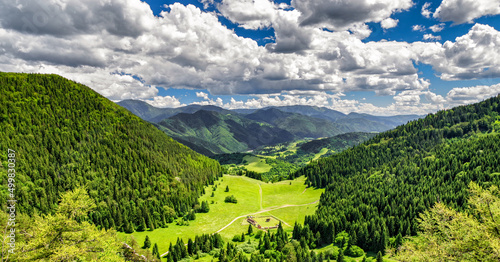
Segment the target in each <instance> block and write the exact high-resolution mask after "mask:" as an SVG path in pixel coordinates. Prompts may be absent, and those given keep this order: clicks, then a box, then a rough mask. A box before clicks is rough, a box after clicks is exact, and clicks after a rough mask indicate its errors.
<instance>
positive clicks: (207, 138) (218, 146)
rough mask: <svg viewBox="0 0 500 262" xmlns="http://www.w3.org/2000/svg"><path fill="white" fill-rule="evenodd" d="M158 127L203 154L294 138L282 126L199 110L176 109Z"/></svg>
mask: <svg viewBox="0 0 500 262" xmlns="http://www.w3.org/2000/svg"><path fill="white" fill-rule="evenodd" d="M158 127H159V128H160V130H162V131H164V132H165V133H166V134H168V135H169V136H171V137H173V138H175V139H176V140H177V141H179V142H181V143H183V144H185V145H187V146H189V147H191V148H192V149H194V150H196V151H198V152H200V153H203V154H205V155H212V154H221V153H231V152H243V151H247V150H250V149H255V148H257V147H259V146H264V145H269V144H278V143H283V142H287V141H291V140H293V139H294V136H293V135H292V134H291V133H290V132H288V131H286V130H283V129H280V128H277V127H274V126H271V125H269V124H265V123H259V122H256V121H253V120H250V119H247V118H245V117H243V116H240V115H238V114H223V113H218V112H215V111H206V110H199V111H197V112H195V113H193V114H187V113H180V114H177V115H175V116H172V117H170V118H168V119H164V120H163V121H161V122H159V123H158Z"/></svg>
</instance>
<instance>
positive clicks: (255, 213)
mask: <svg viewBox="0 0 500 262" xmlns="http://www.w3.org/2000/svg"><path fill="white" fill-rule="evenodd" d="M258 185H259V198H260V199H259V200H260V203H259V204H260V209H261V210H260V211H257V212H254V213H249V214H246V215H242V216H239V217H236V218H235V219H233V220H232V221H231V222H229V224H227V225H225V226H224V227H222V228H221V229H219V230H217V231H216V232H215V233H219V232H221V231H222V230H224V229H226V228H227V227H229V226H230V225H232V224H233V223H234V222H235V221H237V220H238V219H241V218H245V217H248V216H253V215H258V214H262V213H266V212H270V211H274V210H278V209H282V208H287V207H300V206H308V205H314V204H316V203H318V202H319V200H316V201H314V202H311V203H308V204H301V205H282V206H278V207H269V208H266V209H263V207H262V202H263V196H262V187H261V186H260V184H258ZM306 190H307V188H306V189H304V191H303V192H302V193H301V194H304V193H305V192H306ZM278 220H280V221H281V222H283V224H285V225H287V226H289V227H291V226H290V225H289V224H288V223H287V222H285V221H283V220H281V219H278ZM215 233H214V234H215ZM186 245H187V244H186ZM167 254H168V251H167V252H165V253H163V254H162V255H161V257H163V256H165V255H167Z"/></svg>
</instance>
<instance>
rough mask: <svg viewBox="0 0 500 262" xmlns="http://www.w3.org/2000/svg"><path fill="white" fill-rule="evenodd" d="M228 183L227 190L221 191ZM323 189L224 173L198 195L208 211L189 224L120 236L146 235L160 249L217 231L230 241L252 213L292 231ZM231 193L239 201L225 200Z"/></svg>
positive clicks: (245, 226) (309, 212) (300, 181)
mask: <svg viewBox="0 0 500 262" xmlns="http://www.w3.org/2000/svg"><path fill="white" fill-rule="evenodd" d="M227 186H229V192H224V191H225V188H226V187H227ZM215 187H216V188H215ZM214 188H215V191H214ZM323 191H324V189H314V188H307V187H306V185H305V178H304V177H301V178H297V179H294V180H284V181H281V182H278V183H264V182H262V181H259V180H255V179H252V178H248V177H244V176H230V175H224V176H223V177H222V178H220V179H219V180H217V181H215V184H214V186H208V187H206V188H205V194H204V195H202V196H201V197H200V198H199V201H200V202H201V201H208V202H209V206H210V211H209V212H208V213H197V214H196V219H195V220H193V221H188V222H189V225H187V226H180V225H176V222H175V221H174V222H173V223H170V224H169V225H168V228H159V229H155V230H153V231H143V232H134V233H132V234H124V233H120V234H119V235H120V236H121V237H125V238H126V237H129V236H130V235H131V236H134V237H135V238H136V240H137V241H138V242H139V243H143V242H144V239H145V238H146V235H148V236H149V238H150V239H151V241H152V242H156V243H158V247H159V249H160V251H162V250H168V245H169V243H171V242H172V243H175V241H176V240H177V238H182V239H184V243H187V241H188V239H189V238H192V239H194V237H195V236H196V235H201V234H212V233H216V232H217V233H219V234H220V235H221V236H222V237H223V239H224V240H225V241H230V240H231V239H232V238H233V236H235V235H237V234H240V235H241V233H243V232H246V230H247V229H248V222H247V221H246V217H247V216H251V215H253V216H272V217H275V218H277V219H279V220H281V221H282V222H283V225H284V229H285V230H286V231H292V229H293V225H294V223H295V222H297V223H303V222H304V218H305V216H307V215H312V214H314V212H315V210H316V207H317V204H318V201H319V198H320V195H321V194H322V193H323ZM212 192H213V193H214V196H213V197H212V196H211V194H212ZM230 195H234V197H235V198H236V199H237V200H238V203H236V204H233V203H225V202H224V198H225V197H226V196H230ZM297 196H300V197H297ZM212 201H213V203H212ZM177 220H182V218H178V219H177ZM255 231H257V229H255ZM162 253H163V252H162Z"/></svg>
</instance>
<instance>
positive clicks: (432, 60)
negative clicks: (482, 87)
mask: <svg viewBox="0 0 500 262" xmlns="http://www.w3.org/2000/svg"><path fill="white" fill-rule="evenodd" d="M412 48H413V49H414V51H415V53H416V54H418V57H419V58H417V60H419V61H421V62H423V63H426V64H430V65H432V66H433V68H434V70H436V71H438V72H440V73H441V75H440V77H441V78H442V79H444V80H464V79H481V78H494V77H500V32H499V31H497V30H495V28H493V27H491V26H488V25H482V24H476V25H474V26H473V27H472V28H471V29H470V31H469V32H468V33H467V34H466V35H463V36H461V37H457V38H456V39H455V41H454V42H452V41H446V42H445V43H444V44H443V45H428V44H421V43H414V44H413V45H412Z"/></svg>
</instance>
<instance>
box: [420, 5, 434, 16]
mask: <svg viewBox="0 0 500 262" xmlns="http://www.w3.org/2000/svg"><path fill="white" fill-rule="evenodd" d="M429 6H431V3H425V4H424V5H423V6H422V9H421V11H420V13H421V14H422V15H423V16H424V17H425V18H431V15H432V12H431V11H430V10H429Z"/></svg>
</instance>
